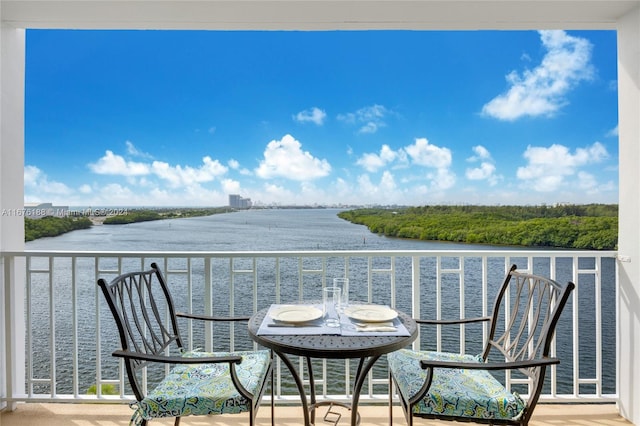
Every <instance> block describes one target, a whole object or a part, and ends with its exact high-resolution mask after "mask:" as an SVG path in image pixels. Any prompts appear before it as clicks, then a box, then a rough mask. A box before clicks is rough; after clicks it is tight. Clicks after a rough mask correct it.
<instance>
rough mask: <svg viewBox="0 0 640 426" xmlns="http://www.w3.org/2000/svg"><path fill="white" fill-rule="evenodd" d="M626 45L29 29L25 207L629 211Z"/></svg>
mask: <svg viewBox="0 0 640 426" xmlns="http://www.w3.org/2000/svg"><path fill="white" fill-rule="evenodd" d="M616 50H617V46H616V34H615V31H560V30H559V31H325V32H314V31H309V32H294V31H271V32H263V31H79V30H73V31H70V30H31V29H30V30H27V51H26V55H27V58H26V98H25V103H26V116H25V202H26V203H34V202H50V203H53V204H54V205H69V206H90V205H94V206H110V205H113V206H138V205H139V206H186V207H188V206H225V205H228V202H229V199H228V196H229V195H230V194H242V197H245V198H247V199H250V200H251V202H252V203H253V204H255V205H425V204H489V205H498V204H503V205H504V204H555V203H575V204H588V203H607V204H611V203H617V202H618V146H617V145H618V136H617V81H616V79H617V69H616V66H617V57H616Z"/></svg>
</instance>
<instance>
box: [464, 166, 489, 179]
mask: <svg viewBox="0 0 640 426" xmlns="http://www.w3.org/2000/svg"><path fill="white" fill-rule="evenodd" d="M495 171H496V166H494V165H493V164H491V163H487V162H483V163H481V164H480V166H479V167H475V168H471V169H467V171H466V176H467V179H470V180H487V179H490V178H491V177H492V176H493V174H494V173H495Z"/></svg>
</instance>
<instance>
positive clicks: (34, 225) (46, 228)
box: [24, 216, 92, 241]
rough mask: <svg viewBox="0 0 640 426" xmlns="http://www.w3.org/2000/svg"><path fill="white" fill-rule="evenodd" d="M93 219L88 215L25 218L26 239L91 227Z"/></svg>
mask: <svg viewBox="0 0 640 426" xmlns="http://www.w3.org/2000/svg"><path fill="white" fill-rule="evenodd" d="M91 225H92V223H91V220H89V218H87V217H79V218H77V217H54V216H46V217H43V218H41V219H29V218H28V217H25V218H24V240H25V241H33V240H36V239H38V238H43V237H55V236H58V235H61V234H64V233H65V232H71V231H75V230H76V229H88V228H91Z"/></svg>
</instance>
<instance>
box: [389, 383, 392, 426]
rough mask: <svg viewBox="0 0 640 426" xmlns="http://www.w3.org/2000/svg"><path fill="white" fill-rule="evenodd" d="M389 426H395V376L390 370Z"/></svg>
mask: <svg viewBox="0 0 640 426" xmlns="http://www.w3.org/2000/svg"><path fill="white" fill-rule="evenodd" d="M389 426H393V377H391V371H389Z"/></svg>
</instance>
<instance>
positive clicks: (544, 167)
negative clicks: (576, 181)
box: [516, 142, 609, 192]
mask: <svg viewBox="0 0 640 426" xmlns="http://www.w3.org/2000/svg"><path fill="white" fill-rule="evenodd" d="M608 156H609V154H608V153H607V150H606V148H605V147H604V145H602V144H601V143H600V142H595V143H594V144H593V145H591V146H589V147H586V148H578V149H576V150H575V152H574V153H573V154H572V153H571V152H570V150H569V148H567V147H566V146H563V145H558V144H554V145H551V146H550V147H548V148H545V147H532V146H529V147H527V149H526V151H525V152H524V158H525V159H527V161H528V164H527V165H526V166H524V167H519V168H518V170H517V172H516V176H517V178H518V179H520V180H522V181H523V182H524V183H525V184H526V185H527V187H531V188H533V189H534V190H535V191H538V192H552V191H557V190H558V189H559V188H560V187H561V186H563V185H564V184H565V183H566V178H567V177H568V176H572V175H575V174H576V173H578V172H580V170H579V168H580V167H584V166H587V165H590V164H596V163H600V162H602V161H603V160H605V159H606V158H608ZM581 176H582V177H583V178H584V179H582V180H583V182H587V181H588V179H587V175H584V174H583V175H581ZM591 186H593V185H591Z"/></svg>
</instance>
